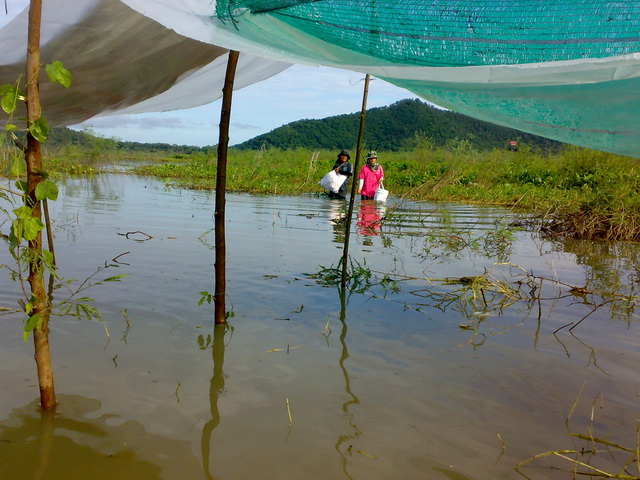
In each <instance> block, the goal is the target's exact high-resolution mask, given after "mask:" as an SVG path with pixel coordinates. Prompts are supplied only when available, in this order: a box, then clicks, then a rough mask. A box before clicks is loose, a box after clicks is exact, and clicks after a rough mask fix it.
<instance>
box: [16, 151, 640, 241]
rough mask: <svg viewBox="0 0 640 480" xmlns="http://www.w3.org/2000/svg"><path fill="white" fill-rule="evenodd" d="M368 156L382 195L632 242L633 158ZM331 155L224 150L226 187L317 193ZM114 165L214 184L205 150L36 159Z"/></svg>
mask: <svg viewBox="0 0 640 480" xmlns="http://www.w3.org/2000/svg"><path fill="white" fill-rule="evenodd" d="M352 153H354V152H352ZM378 153H379V160H380V163H381V164H382V165H383V167H384V169H385V175H386V178H385V186H386V187H387V188H388V189H389V190H390V191H391V194H392V196H395V197H404V198H407V199H413V200H425V201H432V202H463V203H474V204H487V205H501V206H505V207H513V208H516V209H519V210H520V211H524V212H529V213H531V218H532V219H535V221H536V224H535V225H536V226H537V227H538V228H542V229H543V230H544V231H546V232H548V233H549V234H551V235H559V236H566V237H573V238H589V239H608V240H632V241H640V198H639V197H638V190H639V189H640V168H639V162H640V160H637V159H633V158H629V157H622V156H618V155H613V154H609V153H604V152H599V151H595V150H589V149H584V148H579V147H571V146H568V147H565V148H564V149H563V150H562V151H559V152H556V153H549V154H545V153H540V152H534V151H531V150H530V149H528V148H527V147H526V146H524V147H521V148H520V151H518V152H510V151H507V150H493V151H482V152H480V151H476V150H474V148H473V147H472V146H471V145H470V144H469V143H468V142H466V141H458V142H453V143H450V144H448V145H446V146H444V147H436V146H434V145H433V144H432V143H431V142H430V141H429V139H421V140H420V141H419V142H418V145H417V147H416V148H415V149H414V150H412V151H406V152H383V151H380V152H378ZM336 154H337V152H335V151H312V150H307V149H296V150H279V149H266V150H261V151H247V150H235V149H233V148H232V149H231V150H230V152H229V162H228V169H227V188H228V190H229V191H234V192H249V193H254V194H271V195H273V194H276V195H300V194H318V195H319V194H322V193H323V190H322V188H321V187H320V186H319V185H318V182H319V180H320V178H322V176H323V175H324V174H325V173H327V172H328V171H329V169H330V168H331V167H332V165H333V162H334V161H335V158H336ZM353 157H354V158H352V161H354V160H355V154H354V155H353ZM3 158H5V162H6V156H3ZM118 165H126V169H127V171H131V172H133V173H137V174H141V175H153V176H157V177H160V178H164V179H166V181H167V182H171V183H175V184H177V185H180V186H184V187H188V188H198V189H213V188H214V187H215V179H216V159H215V156H211V155H209V156H207V155H205V154H203V153H194V154H191V155H187V154H171V153H166V154H158V153H151V152H144V153H139V152H136V153H130V152H126V151H118V150H115V149H109V148H101V147H100V146H97V147H96V148H94V149H82V148H79V147H73V146H69V147H64V148H63V149H59V150H55V151H50V152H47V154H46V156H45V169H46V170H47V171H49V172H50V173H51V174H52V175H53V176H57V175H64V174H94V173H101V172H104V171H113V170H114V166H118ZM5 169H6V165H5V166H4V167H3V171H4V170H5ZM122 170H123V169H119V171H122Z"/></svg>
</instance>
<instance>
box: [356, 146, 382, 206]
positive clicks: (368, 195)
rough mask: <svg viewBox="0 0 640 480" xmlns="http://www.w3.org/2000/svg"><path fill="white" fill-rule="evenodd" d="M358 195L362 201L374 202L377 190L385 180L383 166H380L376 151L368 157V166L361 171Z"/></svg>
mask: <svg viewBox="0 0 640 480" xmlns="http://www.w3.org/2000/svg"><path fill="white" fill-rule="evenodd" d="M358 178H359V179H360V183H359V186H358V193H359V194H360V199H361V200H373V197H374V196H375V194H376V189H377V188H378V187H379V186H380V184H381V183H382V180H383V179H384V170H383V169H382V165H379V164H378V154H377V153H376V152H374V151H371V152H369V154H368V155H367V164H366V165H365V166H364V167H362V169H361V170H360V176H359V177H358Z"/></svg>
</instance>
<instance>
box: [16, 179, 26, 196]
mask: <svg viewBox="0 0 640 480" xmlns="http://www.w3.org/2000/svg"><path fill="white" fill-rule="evenodd" d="M16 188H17V189H18V190H20V191H22V192H25V193H27V188H28V185H27V182H25V181H24V180H17V181H16Z"/></svg>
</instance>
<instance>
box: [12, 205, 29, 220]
mask: <svg viewBox="0 0 640 480" xmlns="http://www.w3.org/2000/svg"><path fill="white" fill-rule="evenodd" d="M13 213H14V214H15V215H16V217H18V218H22V219H25V220H26V219H29V218H32V217H33V208H29V207H27V206H26V205H25V206H22V207H18V208H16V209H15V210H14V211H13Z"/></svg>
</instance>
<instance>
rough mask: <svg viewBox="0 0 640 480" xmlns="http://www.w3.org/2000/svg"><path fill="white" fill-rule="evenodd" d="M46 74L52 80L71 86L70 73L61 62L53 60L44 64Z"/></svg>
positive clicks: (67, 86)
mask: <svg viewBox="0 0 640 480" xmlns="http://www.w3.org/2000/svg"><path fill="white" fill-rule="evenodd" d="M46 70H47V75H48V76H49V80H51V81H52V82H58V83H59V84H61V85H63V86H64V87H66V88H69V87H70V86H71V73H70V72H69V70H67V69H66V68H64V65H63V64H62V62H59V61H57V60H56V61H55V62H53V63H50V64H49V65H47V66H46Z"/></svg>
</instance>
